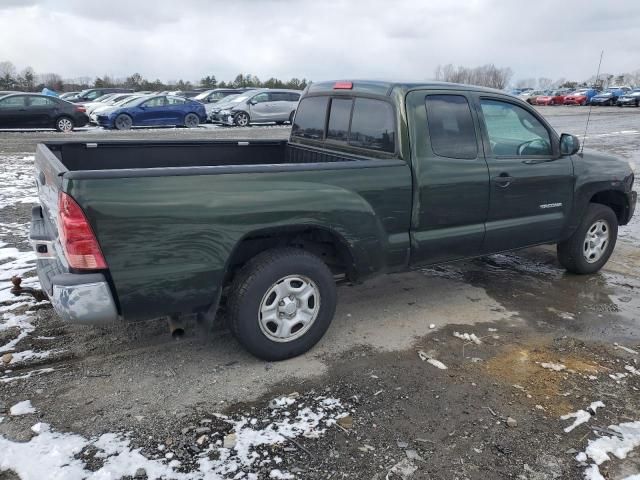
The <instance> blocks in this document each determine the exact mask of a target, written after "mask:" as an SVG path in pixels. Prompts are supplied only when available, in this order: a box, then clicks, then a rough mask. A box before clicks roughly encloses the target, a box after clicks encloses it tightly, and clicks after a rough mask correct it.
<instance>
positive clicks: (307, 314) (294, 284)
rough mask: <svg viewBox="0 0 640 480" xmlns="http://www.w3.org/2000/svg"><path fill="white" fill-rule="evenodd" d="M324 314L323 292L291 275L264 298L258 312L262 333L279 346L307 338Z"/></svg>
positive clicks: (272, 287) (281, 280)
mask: <svg viewBox="0 0 640 480" xmlns="http://www.w3.org/2000/svg"><path fill="white" fill-rule="evenodd" d="M319 311H320V290H319V288H318V286H317V285H316V284H315V283H314V282H313V281H312V280H311V279H309V278H307V277H305V276H302V275H288V276H286V277H283V278H281V279H280V280H278V281H277V282H275V283H274V284H273V285H271V287H269V289H268V290H267V292H266V293H265V294H264V296H263V297H262V301H261V302H260V307H259V312H258V323H259V325H260V330H262V333H263V334H264V335H265V336H267V337H268V338H269V339H270V340H273V341H275V342H290V341H292V340H295V339H296V338H300V337H301V336H303V335H304V334H305V333H306V332H307V331H308V330H309V328H311V325H313V323H314V322H315V320H316V318H317V317H318V312H319Z"/></svg>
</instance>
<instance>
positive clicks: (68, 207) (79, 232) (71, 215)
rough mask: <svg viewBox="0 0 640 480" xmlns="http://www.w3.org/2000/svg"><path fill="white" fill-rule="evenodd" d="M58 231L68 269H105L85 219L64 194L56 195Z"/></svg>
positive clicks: (104, 263) (94, 237)
mask: <svg viewBox="0 0 640 480" xmlns="http://www.w3.org/2000/svg"><path fill="white" fill-rule="evenodd" d="M58 230H59V232H58V233H59V235H60V243H61V244H62V249H63V250H64V254H65V257H67V262H69V266H70V267H72V268H76V269H79V270H97V269H104V268H107V262H105V261H104V257H103V256H102V252H101V251H100V245H98V241H97V240H96V236H95V235H94V234H93V230H92V229H91V225H89V222H88V221H87V217H85V215H84V212H83V211H82V209H81V208H80V206H79V205H78V204H77V203H76V201H75V200H74V199H73V198H71V197H70V196H69V195H67V194H66V193H64V192H60V193H59V195H58Z"/></svg>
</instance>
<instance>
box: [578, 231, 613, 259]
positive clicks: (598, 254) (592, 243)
mask: <svg viewBox="0 0 640 480" xmlns="http://www.w3.org/2000/svg"><path fill="white" fill-rule="evenodd" d="M608 247H609V224H608V223H607V222H605V221H604V220H597V221H596V222H594V223H593V225H591V227H589V229H588V230H587V234H586V235H585V238H584V242H583V244H582V255H583V256H584V258H585V260H586V261H587V263H595V262H597V261H598V260H600V259H601V258H602V256H603V255H604V254H605V252H606V251H607V248H608Z"/></svg>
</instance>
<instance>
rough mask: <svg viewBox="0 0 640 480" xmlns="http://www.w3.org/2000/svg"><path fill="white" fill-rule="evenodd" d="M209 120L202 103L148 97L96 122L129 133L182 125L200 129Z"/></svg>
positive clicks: (116, 107)
mask: <svg viewBox="0 0 640 480" xmlns="http://www.w3.org/2000/svg"><path fill="white" fill-rule="evenodd" d="M206 120H207V114H206V112H205V109H204V105H203V104H201V103H200V102H196V101H193V100H189V99H186V98H181V97H174V96H173V95H148V96H144V97H140V98H137V99H135V100H132V101H130V102H126V104H123V105H114V106H113V107H112V108H110V109H106V110H103V111H101V112H100V113H99V114H98V116H97V118H96V121H97V122H98V125H100V126H101V127H105V128H115V129H118V130H128V129H130V128H131V127H159V126H169V125H180V126H185V127H188V128H194V127H197V126H198V125H199V124H200V123H204V122H205V121H206Z"/></svg>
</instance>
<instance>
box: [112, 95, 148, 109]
mask: <svg viewBox="0 0 640 480" xmlns="http://www.w3.org/2000/svg"><path fill="white" fill-rule="evenodd" d="M147 98H149V97H147V96H146V95H145V96H144V97H133V98H127V99H125V100H123V101H121V102H120V103H118V106H119V107H125V106H127V107H135V106H136V105H140V104H141V103H142V102H143V101H144V100H146V99H147Z"/></svg>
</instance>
